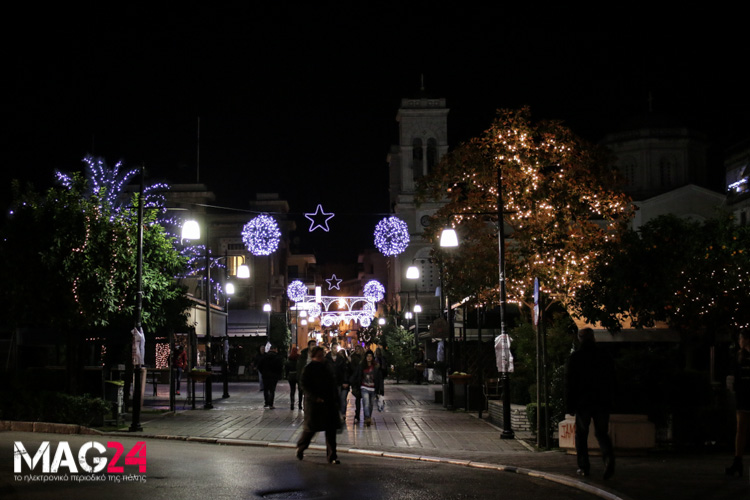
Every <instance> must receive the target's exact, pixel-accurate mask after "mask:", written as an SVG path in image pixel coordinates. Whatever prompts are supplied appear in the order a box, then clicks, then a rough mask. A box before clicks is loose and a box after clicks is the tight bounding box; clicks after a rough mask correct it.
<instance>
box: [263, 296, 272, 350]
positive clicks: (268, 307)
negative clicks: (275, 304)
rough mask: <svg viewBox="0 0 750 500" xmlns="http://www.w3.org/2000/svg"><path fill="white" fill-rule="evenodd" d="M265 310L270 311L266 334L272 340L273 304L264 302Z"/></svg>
mask: <svg viewBox="0 0 750 500" xmlns="http://www.w3.org/2000/svg"><path fill="white" fill-rule="evenodd" d="M263 312H265V313H268V324H267V325H266V336H267V337H268V341H269V342H270V341H271V304H270V303H268V302H266V303H265V304H263Z"/></svg>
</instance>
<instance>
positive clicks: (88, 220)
mask: <svg viewBox="0 0 750 500" xmlns="http://www.w3.org/2000/svg"><path fill="white" fill-rule="evenodd" d="M138 203H140V200H139V199H138V196H137V195H134V196H133V197H132V198H131V201H130V203H127V204H123V205H113V204H112V199H111V198H109V197H108V196H107V188H102V189H101V190H96V191H95V192H94V191H92V190H91V189H90V187H89V184H88V182H87V181H86V180H85V179H84V178H83V176H82V175H80V174H73V175H71V176H68V178H67V182H66V183H65V185H63V186H62V187H53V188H50V189H49V190H47V191H46V192H44V193H40V192H37V191H36V190H34V189H33V188H31V187H26V188H21V187H20V185H18V184H17V183H14V201H13V204H12V206H13V209H12V212H11V214H10V215H9V217H7V218H6V219H5V221H4V224H3V226H2V241H1V242H0V260H1V261H2V265H0V279H2V280H3V282H4V283H5V287H3V292H2V304H3V305H2V306H0V308H1V309H0V310H2V312H3V317H4V318H5V322H6V325H7V326H9V327H10V328H19V327H41V328H52V329H54V330H56V331H59V332H60V333H61V334H62V335H63V338H65V340H66V342H67V344H68V348H67V350H66V357H67V363H68V365H69V366H74V367H79V366H82V364H83V363H80V362H79V361H80V360H79V359H77V356H78V354H77V352H78V349H79V346H80V345H81V342H82V338H83V335H93V336H101V337H105V338H108V337H110V336H112V335H114V336H117V335H123V336H125V337H129V334H128V332H129V330H130V328H132V326H133V325H132V321H133V316H134V308H135V304H136V300H135V296H136V255H137V251H136V247H137V230H138V219H137V214H136V211H137V204H138ZM144 216H145V221H144V222H145V224H144V225H145V228H146V229H145V230H144V241H143V248H144V268H143V304H144V310H143V316H142V323H143V326H144V329H146V330H147V331H151V332H154V331H155V330H157V329H160V328H178V327H180V326H184V325H185V324H186V316H185V311H186V309H187V302H186V298H185V295H184V291H183V290H182V289H181V288H180V287H179V286H178V285H177V284H176V282H175V280H174V279H173V277H174V276H175V275H177V274H179V273H182V272H183V269H184V266H185V259H184V258H182V257H181V256H180V255H179V254H178V253H177V251H176V250H175V249H174V247H173V239H172V238H171V237H170V236H169V235H168V234H167V233H166V232H165V230H164V228H163V227H162V226H161V225H160V224H158V223H157V217H158V210H157V209H149V210H146V211H145V214H144ZM73 378H74V377H73Z"/></svg>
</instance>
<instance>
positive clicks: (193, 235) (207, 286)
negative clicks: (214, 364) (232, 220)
mask: <svg viewBox="0 0 750 500" xmlns="http://www.w3.org/2000/svg"><path fill="white" fill-rule="evenodd" d="M200 237H201V231H200V225H199V224H198V222H197V221H195V220H188V221H185V223H184V224H183V226H182V239H185V240H190V239H196V240H197V239H200ZM208 246H209V238H208V225H207V226H206V236H205V248H204V252H205V258H206V263H205V265H206V278H205V283H204V288H203V290H204V293H203V295H204V300H205V302H206V332H205V334H206V372H208V376H207V377H206V382H205V388H206V389H205V404H204V405H203V408H204V409H206V410H209V409H211V408H213V407H214V406H213V402H212V380H211V375H212V373H211V254H210V253H209V248H208ZM221 259H225V260H228V256H227V255H224V256H223V257H215V258H214V261H216V262H218V261H219V260H221ZM237 276H238V277H239V278H249V277H250V268H249V267H248V266H246V265H244V264H243V265H241V266H239V268H238V271H237ZM225 293H226V294H227V295H231V294H233V293H234V285H233V284H232V283H226V285H225ZM225 312H226V314H227V320H228V318H229V297H227V300H226V304H225ZM227 323H228V321H227ZM225 327H226V328H227V329H228V325H225ZM224 333H225V339H224V342H225V345H223V346H222V351H223V352H224V356H223V358H224V360H223V366H222V371H223V384H224V394H223V397H225V398H228V397H229V390H228V389H229V387H228V385H229V384H228V371H229V370H228V367H227V361H228V360H227V359H226V357H227V356H226V351H227V349H226V347H227V345H226V342H228V331H225V332H224ZM193 407H195V392H193Z"/></svg>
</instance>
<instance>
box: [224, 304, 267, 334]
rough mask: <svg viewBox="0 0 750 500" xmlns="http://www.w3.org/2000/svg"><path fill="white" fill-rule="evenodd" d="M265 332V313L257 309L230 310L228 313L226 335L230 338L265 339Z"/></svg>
mask: <svg viewBox="0 0 750 500" xmlns="http://www.w3.org/2000/svg"><path fill="white" fill-rule="evenodd" d="M267 331H268V313H267V312H264V311H261V310H259V309H232V310H230V311H229V322H228V323H227V335H229V336H230V337H265V336H266V335H267Z"/></svg>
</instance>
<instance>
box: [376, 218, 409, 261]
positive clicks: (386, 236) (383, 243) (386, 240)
mask: <svg viewBox="0 0 750 500" xmlns="http://www.w3.org/2000/svg"><path fill="white" fill-rule="evenodd" d="M375 246H376V247H377V249H378V250H380V253H382V254H383V255H385V256H386V257H390V256H392V255H398V254H400V253H402V252H403V251H404V250H406V247H408V246H409V226H407V225H406V222H404V221H402V220H401V219H399V218H398V217H395V216H391V217H386V218H385V219H383V220H381V221H380V222H378V224H377V225H376V226H375Z"/></svg>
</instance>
